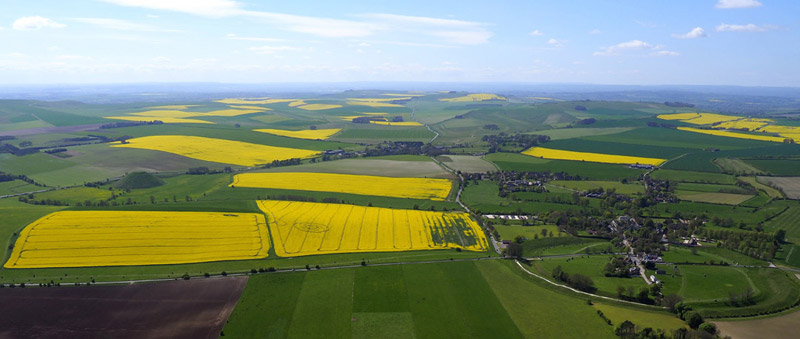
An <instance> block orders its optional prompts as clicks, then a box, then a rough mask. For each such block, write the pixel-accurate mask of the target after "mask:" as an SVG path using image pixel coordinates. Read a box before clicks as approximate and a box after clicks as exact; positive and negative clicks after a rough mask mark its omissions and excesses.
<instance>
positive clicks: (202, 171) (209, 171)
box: [186, 166, 233, 175]
mask: <svg viewBox="0 0 800 339" xmlns="http://www.w3.org/2000/svg"><path fill="white" fill-rule="evenodd" d="M230 172H233V169H232V168H231V167H230V166H225V168H223V169H222V170H212V169H210V168H208V167H205V166H201V167H192V168H189V169H188V170H187V171H186V174H191V175H202V174H217V173H230Z"/></svg>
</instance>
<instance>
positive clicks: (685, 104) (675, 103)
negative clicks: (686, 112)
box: [664, 101, 694, 107]
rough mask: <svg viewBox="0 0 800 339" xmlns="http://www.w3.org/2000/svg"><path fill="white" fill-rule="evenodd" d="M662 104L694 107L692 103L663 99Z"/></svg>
mask: <svg viewBox="0 0 800 339" xmlns="http://www.w3.org/2000/svg"><path fill="white" fill-rule="evenodd" d="M664 105H665V106H669V107H694V104H690V103H687V102H680V101H665V102H664Z"/></svg>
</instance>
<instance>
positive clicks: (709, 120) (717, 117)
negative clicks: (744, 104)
mask: <svg viewBox="0 0 800 339" xmlns="http://www.w3.org/2000/svg"><path fill="white" fill-rule="evenodd" d="M741 118H742V117H738V116H733V115H723V114H715V113H700V116H699V117H697V118H694V119H688V120H683V122H688V123H690V124H695V125H711V124H715V123H718V122H724V121H731V120H739V119H741Z"/></svg>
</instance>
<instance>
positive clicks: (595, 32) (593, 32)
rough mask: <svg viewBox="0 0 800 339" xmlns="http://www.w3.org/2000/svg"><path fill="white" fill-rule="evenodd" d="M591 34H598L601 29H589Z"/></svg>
mask: <svg viewBox="0 0 800 339" xmlns="http://www.w3.org/2000/svg"><path fill="white" fill-rule="evenodd" d="M589 34H591V35H597V34H600V30H599V29H597V28H595V29H593V30H591V31H589Z"/></svg>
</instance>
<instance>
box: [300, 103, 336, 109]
mask: <svg viewBox="0 0 800 339" xmlns="http://www.w3.org/2000/svg"><path fill="white" fill-rule="evenodd" d="M340 107H342V105H333V104H307V105H301V106H297V108H299V109H304V110H306V111H322V110H326V109H334V108H340Z"/></svg>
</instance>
